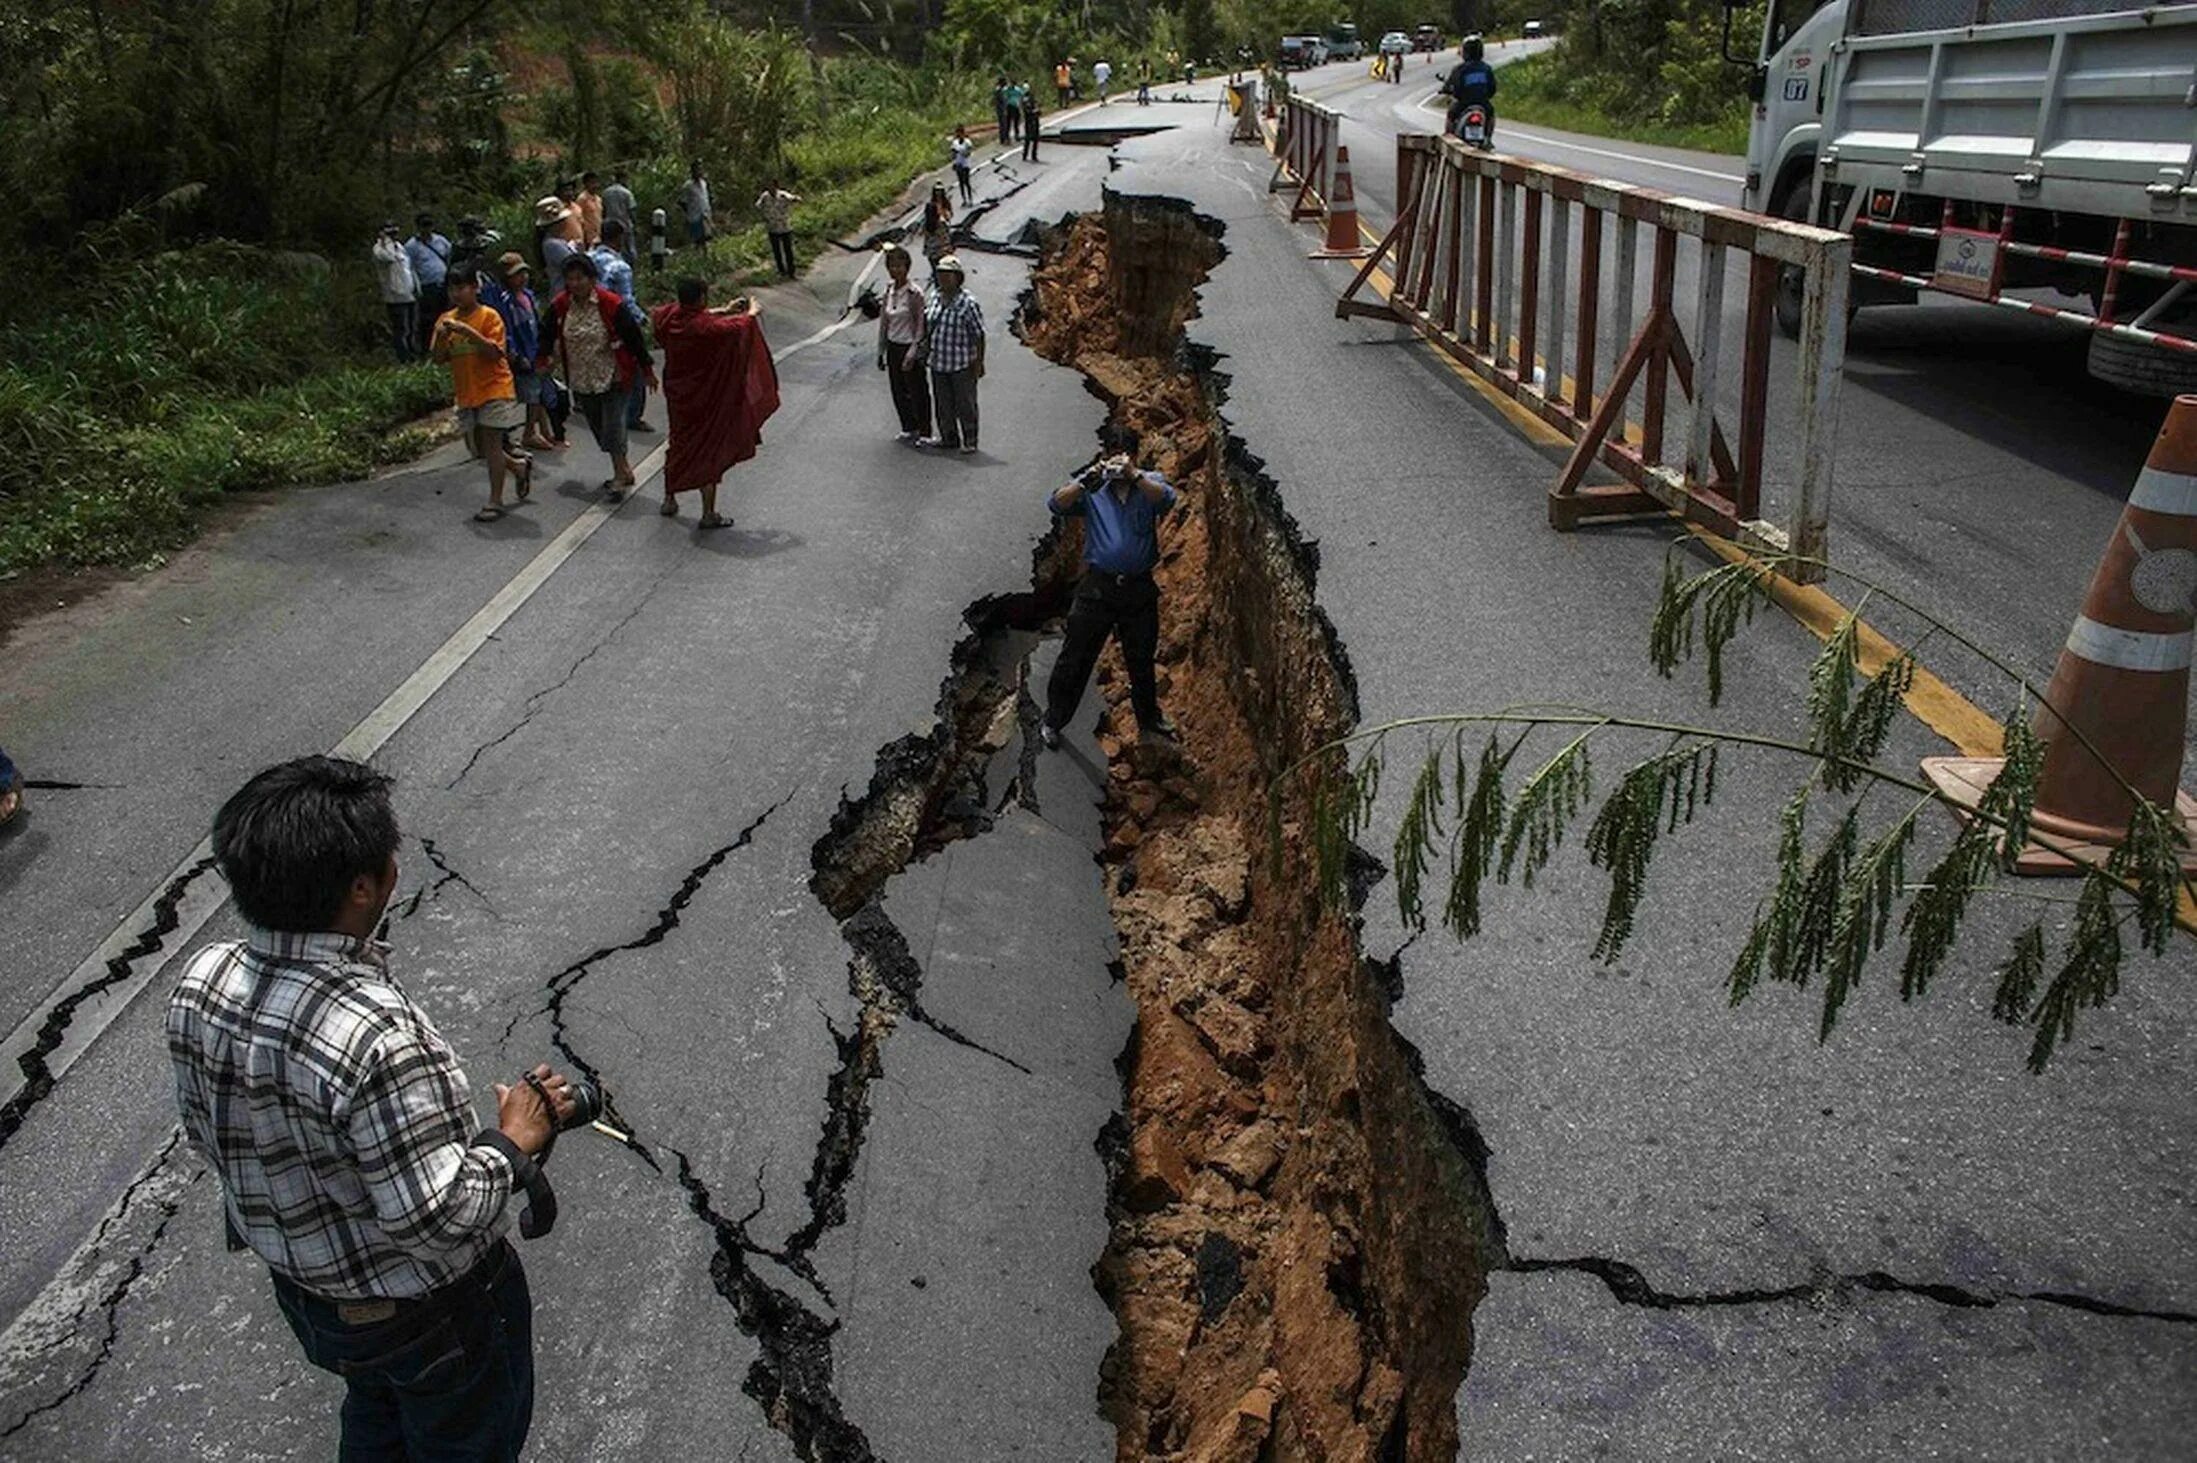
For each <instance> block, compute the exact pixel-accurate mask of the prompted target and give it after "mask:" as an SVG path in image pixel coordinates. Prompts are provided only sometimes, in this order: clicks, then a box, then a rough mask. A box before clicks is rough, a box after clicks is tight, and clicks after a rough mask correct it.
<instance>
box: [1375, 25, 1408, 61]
mask: <svg viewBox="0 0 2197 1463" xmlns="http://www.w3.org/2000/svg"><path fill="white" fill-rule="evenodd" d="M1411 49H1412V46H1411V37H1410V36H1407V35H1405V34H1404V33H1403V32H1402V31H1400V30H1392V31H1390V32H1389V33H1388V34H1387V35H1385V36H1382V37H1381V54H1382V55H1384V56H1402V55H1407V54H1409V52H1410V51H1411Z"/></svg>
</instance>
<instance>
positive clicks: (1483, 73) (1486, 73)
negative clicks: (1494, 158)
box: [1442, 36, 1495, 142]
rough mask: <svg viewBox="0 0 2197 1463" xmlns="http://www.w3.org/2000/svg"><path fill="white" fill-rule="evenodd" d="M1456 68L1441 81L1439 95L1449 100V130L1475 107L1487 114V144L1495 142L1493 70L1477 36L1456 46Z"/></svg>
mask: <svg viewBox="0 0 2197 1463" xmlns="http://www.w3.org/2000/svg"><path fill="white" fill-rule="evenodd" d="M1457 56H1458V63H1457V68H1456V69H1455V70H1454V71H1452V72H1450V74H1449V75H1448V76H1446V77H1444V78H1442V95H1444V96H1446V97H1448V98H1449V130H1450V131H1451V132H1452V133H1454V132H1456V130H1457V124H1458V121H1459V120H1460V119H1461V118H1462V117H1463V116H1464V113H1465V108H1467V107H1469V106H1473V105H1475V104H1478V105H1479V106H1480V107H1481V108H1482V109H1484V110H1485V111H1486V112H1487V114H1488V140H1489V141H1491V142H1492V141H1493V140H1494V138H1495V68H1494V67H1493V66H1490V65H1489V64H1488V63H1487V55H1486V48H1485V47H1484V46H1482V45H1481V43H1480V38H1479V37H1478V36H1466V37H1465V38H1464V39H1463V40H1462V41H1460V42H1458V43H1457Z"/></svg>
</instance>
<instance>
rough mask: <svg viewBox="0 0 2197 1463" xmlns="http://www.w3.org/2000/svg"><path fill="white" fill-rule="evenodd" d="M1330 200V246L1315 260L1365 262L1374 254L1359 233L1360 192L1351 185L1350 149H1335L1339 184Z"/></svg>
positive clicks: (1319, 251)
mask: <svg viewBox="0 0 2197 1463" xmlns="http://www.w3.org/2000/svg"><path fill="white" fill-rule="evenodd" d="M1329 191H1330V192H1331V193H1332V194H1333V196H1332V197H1330V198H1329V199H1328V200H1327V242H1326V243H1325V244H1323V245H1321V246H1320V247H1319V248H1317V249H1315V250H1313V251H1312V257H1313V258H1314V259H1363V258H1365V257H1366V256H1367V255H1369V254H1371V253H1372V252H1373V251H1372V250H1371V249H1369V248H1367V247H1366V242H1365V239H1364V238H1363V237H1362V236H1361V235H1360V234H1359V232H1358V190H1357V189H1356V188H1354V187H1352V186H1351V182H1350V149H1349V148H1347V147H1344V146H1343V145H1342V144H1341V143H1337V144H1336V145H1335V181H1334V183H1333V185H1332V186H1331V187H1330V189H1329Z"/></svg>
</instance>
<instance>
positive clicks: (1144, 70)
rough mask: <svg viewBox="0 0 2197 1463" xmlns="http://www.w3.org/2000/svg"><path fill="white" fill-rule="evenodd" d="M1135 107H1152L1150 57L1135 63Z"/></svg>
mask: <svg viewBox="0 0 2197 1463" xmlns="http://www.w3.org/2000/svg"><path fill="white" fill-rule="evenodd" d="M1137 105H1138V106H1140V107H1149V106H1151V105H1152V61H1151V58H1150V57H1146V58H1145V59H1144V60H1142V61H1139V62H1138V63H1137Z"/></svg>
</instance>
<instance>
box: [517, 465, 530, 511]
mask: <svg viewBox="0 0 2197 1463" xmlns="http://www.w3.org/2000/svg"><path fill="white" fill-rule="evenodd" d="M517 487H518V493H519V501H520V502H521V503H524V502H525V501H526V500H527V499H528V498H531V497H532V496H534V459H533V458H531V457H522V458H521V459H519V476H518V484H517Z"/></svg>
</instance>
